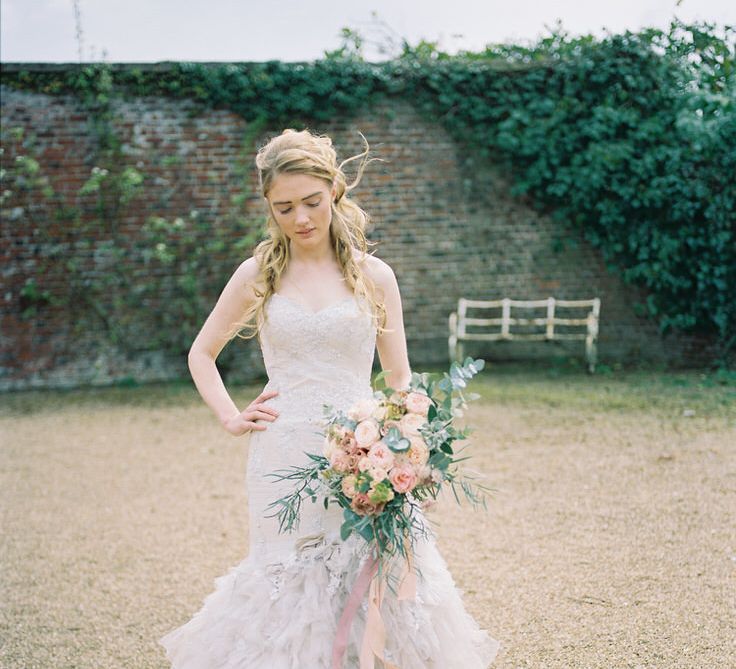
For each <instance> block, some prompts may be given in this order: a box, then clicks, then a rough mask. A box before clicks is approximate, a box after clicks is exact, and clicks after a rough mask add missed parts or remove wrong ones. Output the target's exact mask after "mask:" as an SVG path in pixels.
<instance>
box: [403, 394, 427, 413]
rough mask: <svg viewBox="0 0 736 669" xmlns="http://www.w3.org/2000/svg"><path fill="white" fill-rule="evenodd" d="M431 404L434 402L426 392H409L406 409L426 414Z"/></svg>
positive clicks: (410, 411)
mask: <svg viewBox="0 0 736 669" xmlns="http://www.w3.org/2000/svg"><path fill="white" fill-rule="evenodd" d="M430 404H432V400H431V399H429V397H428V396H427V395H425V394H424V393H409V394H408V395H407V396H406V410H407V411H408V412H409V413H416V414H419V415H420V416H426V415H427V412H428V411H429V405H430Z"/></svg>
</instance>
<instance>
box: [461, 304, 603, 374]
mask: <svg viewBox="0 0 736 669" xmlns="http://www.w3.org/2000/svg"><path fill="white" fill-rule="evenodd" d="M544 307H546V315H545V316H544V317H542V318H512V315H511V310H512V309H541V308H544ZM556 307H561V308H565V309H572V310H578V309H585V310H586V313H585V315H584V317H580V318H558V317H556V316H555V308H556ZM468 309H472V310H480V311H481V312H482V310H484V309H485V310H490V309H495V310H498V309H500V310H501V317H500V318H498V317H494V318H479V317H475V316H474V317H469V316H468ZM600 309H601V301H600V298H598V297H596V298H593V299H591V300H557V299H555V298H554V297H548V298H547V299H546V300H511V299H509V298H507V297H506V298H504V299H502V300H466V299H465V298H462V297H461V298H460V299H459V300H458V303H457V311H454V312H452V313H451V314H450V317H449V326H450V336H449V338H448V340H447V343H448V346H449V353H450V360H451V361H452V360H458V361H462V360H463V357H464V351H463V348H464V347H463V342H466V341H545V342H549V341H559V340H565V339H581V340H585V359H586V361H587V363H588V371H589V372H590V373H591V374H592V373H593V372H594V371H595V365H596V362H597V357H598V350H597V340H598V316H599V314H600ZM557 325H561V326H565V327H564V328H563V329H564V331H563V332H560V331H558V330H556V329H555V326H557ZM514 326H526V327H527V328H528V327H529V326H536V327H537V329H540V328H542V327H543V328H544V331H543V332H518V331H517V332H513V331H512V328H513V327H514ZM469 329H470V330H471V331H469ZM578 330H582V331H580V332H578Z"/></svg>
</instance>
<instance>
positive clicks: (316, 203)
mask: <svg viewBox="0 0 736 669" xmlns="http://www.w3.org/2000/svg"><path fill="white" fill-rule="evenodd" d="M320 204H322V202H321V201H320V202H315V203H314V204H308V205H307V206H308V207H319V205H320ZM290 211H291V207H289V208H288V209H284V211H281V210H279V214H288V213H289V212H290Z"/></svg>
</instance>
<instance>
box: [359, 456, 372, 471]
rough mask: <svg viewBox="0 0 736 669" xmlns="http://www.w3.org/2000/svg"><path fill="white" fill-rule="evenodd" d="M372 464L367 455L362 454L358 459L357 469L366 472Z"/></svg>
mask: <svg viewBox="0 0 736 669" xmlns="http://www.w3.org/2000/svg"><path fill="white" fill-rule="evenodd" d="M372 466H373V463H372V462H371V461H370V460H369V459H368V456H367V455H364V456H363V457H361V458H360V459H359V460H358V470H359V471H361V472H367V471H368V470H369V469H370V468H371V467H372Z"/></svg>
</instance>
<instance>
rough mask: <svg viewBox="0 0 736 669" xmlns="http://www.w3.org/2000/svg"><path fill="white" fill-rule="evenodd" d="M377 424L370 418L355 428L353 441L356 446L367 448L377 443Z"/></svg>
mask: <svg viewBox="0 0 736 669" xmlns="http://www.w3.org/2000/svg"><path fill="white" fill-rule="evenodd" d="M379 436H380V435H379V434H378V423H376V421H374V420H373V419H372V418H369V419H367V420H364V421H361V422H360V423H358V425H357V427H356V428H355V441H357V442H358V446H362V447H368V446H370V445H371V444H372V443H374V442H376V441H378V437H379Z"/></svg>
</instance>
